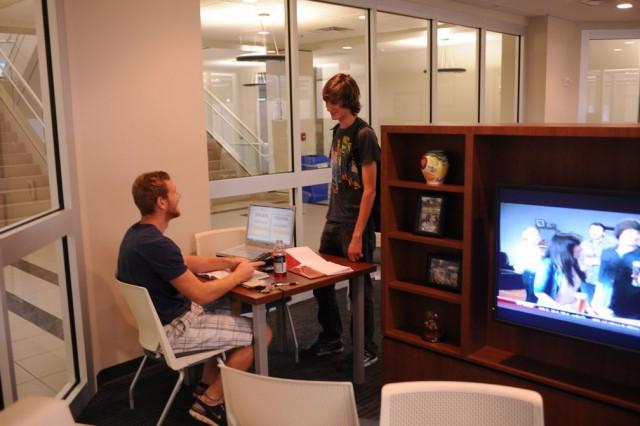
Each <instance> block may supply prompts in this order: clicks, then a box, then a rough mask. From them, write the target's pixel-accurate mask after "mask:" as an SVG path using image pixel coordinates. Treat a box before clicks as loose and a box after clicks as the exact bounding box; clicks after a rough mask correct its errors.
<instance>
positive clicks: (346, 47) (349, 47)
mask: <svg viewBox="0 0 640 426" xmlns="http://www.w3.org/2000/svg"><path fill="white" fill-rule="evenodd" d="M342 48H343V49H344V50H351V49H353V47H351V46H342Z"/></svg>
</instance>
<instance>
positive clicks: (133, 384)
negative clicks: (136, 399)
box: [129, 355, 147, 410]
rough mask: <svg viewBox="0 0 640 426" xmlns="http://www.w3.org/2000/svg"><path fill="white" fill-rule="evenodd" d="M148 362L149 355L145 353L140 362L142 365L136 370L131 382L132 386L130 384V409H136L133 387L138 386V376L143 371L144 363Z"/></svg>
mask: <svg viewBox="0 0 640 426" xmlns="http://www.w3.org/2000/svg"><path fill="white" fill-rule="evenodd" d="M145 362H147V356H146V355H145V356H144V358H142V362H141V363H140V367H138V371H136V375H135V376H134V377H133V381H132V382H131V386H129V409H130V410H133V409H134V403H133V388H134V387H136V382H137V381H138V377H140V373H142V368H143V367H144V363H145Z"/></svg>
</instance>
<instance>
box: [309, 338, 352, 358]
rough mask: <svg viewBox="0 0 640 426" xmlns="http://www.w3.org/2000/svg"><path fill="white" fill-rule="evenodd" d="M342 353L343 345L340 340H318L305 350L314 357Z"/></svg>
mask: <svg viewBox="0 0 640 426" xmlns="http://www.w3.org/2000/svg"><path fill="white" fill-rule="evenodd" d="M342 351H344V345H343V344H342V340H340V339H338V340H330V341H327V340H321V339H319V338H318V339H316V341H315V342H313V343H312V344H311V346H309V347H308V348H307V349H306V352H307V353H310V354H312V355H315V356H324V355H331V354H337V353H340V352H342Z"/></svg>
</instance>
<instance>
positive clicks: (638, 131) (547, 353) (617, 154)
mask: <svg viewBox="0 0 640 426" xmlns="http://www.w3.org/2000/svg"><path fill="white" fill-rule="evenodd" d="M433 149H440V150H444V151H445V152H446V154H447V156H448V158H449V162H450V164H451V168H450V171H449V175H448V176H447V179H446V184H444V185H440V186H430V185H427V184H426V183H425V181H424V179H423V177H422V174H421V172H420V166H419V164H420V161H419V160H420V156H421V155H422V154H423V153H424V152H426V151H429V150H433ZM382 152H383V156H382V166H381V170H382V188H381V190H382V208H383V226H382V283H383V285H382V289H383V290H382V329H383V335H384V344H383V346H384V380H385V382H394V381H402V380H425V379H431V380H433V379H438V380H470V381H486V382H492V383H502V384H509V385H515V386H520V387H527V388H531V389H534V390H537V391H539V392H540V393H542V395H543V398H544V399H545V420H546V424H547V425H553V424H562V425H563V426H567V425H569V424H580V425H583V424H600V423H598V421H599V420H602V423H606V424H634V423H635V424H640V368H636V367H637V366H638V365H640V354H637V353H631V352H628V351H622V350H617V349H612V348H608V347H604V346H601V345H597V344H593V343H588V342H583V341H578V340H575V339H571V338H568V337H562V336H556V335H550V334H546V333H543V332H539V331H535V330H531V329H526V328H522V327H516V326H513V325H508V324H504V323H500V322H497V321H495V320H494V319H493V317H492V312H491V308H492V304H493V297H492V295H493V288H492V286H493V282H492V281H493V280H492V276H493V266H492V265H493V264H494V259H493V255H492V252H493V248H494V242H493V240H494V235H495V234H494V221H495V219H494V208H495V207H494V198H495V191H496V187H497V186H500V185H507V184H509V185H542V186H562V187H573V188H582V189H596V190H598V189H601V190H619V191H628V192H637V193H640V166H638V159H639V158H640V126H628V127H627V126H624V127H623V126H608V127H601V126H600V127H595V126H562V125H556V126H554V125H549V126H383V127H382ZM420 193H435V194H438V195H443V196H445V197H446V199H447V209H446V212H445V214H446V218H445V219H446V221H445V222H444V224H445V225H444V233H443V236H442V238H437V237H425V236H421V235H416V234H414V233H413V227H414V223H415V213H416V203H417V199H418V194H420ZM434 254H439V255H447V256H454V257H457V258H459V259H461V264H462V274H461V291H460V293H454V292H449V291H445V290H440V289H436V288H432V287H429V286H428V285H427V284H426V272H427V271H426V263H427V258H428V257H429V256H430V255H434ZM427 310H432V311H435V312H437V313H438V314H439V317H440V319H441V327H442V329H443V330H444V338H443V341H442V342H441V343H428V342H426V341H424V340H423V339H422V338H421V331H422V325H423V322H424V319H425V318H424V316H425V312H426V311H427ZM567 406H571V407H572V415H571V416H569V417H567V416H566V410H567V408H566V407H567ZM576 410H579V411H578V412H577V413H576V412H575V411H576Z"/></svg>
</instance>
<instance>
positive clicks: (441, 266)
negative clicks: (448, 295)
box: [427, 255, 461, 292]
mask: <svg viewBox="0 0 640 426" xmlns="http://www.w3.org/2000/svg"><path fill="white" fill-rule="evenodd" d="M460 266H461V265H460V259H457V258H454V257H447V256H440V255H431V256H429V258H428V259H427V282H428V283H429V285H432V286H435V287H441V288H444V289H447V290H452V291H458V292H459V291H460V275H461V270H460V269H461V267H460Z"/></svg>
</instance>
